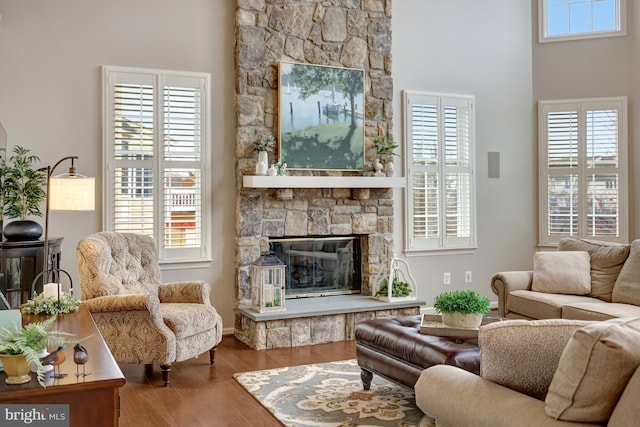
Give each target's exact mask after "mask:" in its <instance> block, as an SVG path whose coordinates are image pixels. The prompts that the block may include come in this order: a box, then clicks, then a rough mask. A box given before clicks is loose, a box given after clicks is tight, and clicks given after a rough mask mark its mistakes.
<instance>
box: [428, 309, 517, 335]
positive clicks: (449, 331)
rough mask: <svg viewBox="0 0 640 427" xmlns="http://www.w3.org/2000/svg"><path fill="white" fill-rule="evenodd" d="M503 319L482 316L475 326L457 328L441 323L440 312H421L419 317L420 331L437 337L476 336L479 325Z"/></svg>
mask: <svg viewBox="0 0 640 427" xmlns="http://www.w3.org/2000/svg"><path fill="white" fill-rule="evenodd" d="M503 320H504V319H503V318H501V317H483V318H482V322H481V323H480V325H479V326H478V327H477V328H459V327H454V326H449V325H445V324H444V323H442V315H440V314H423V315H422V317H421V319H420V333H421V334H425V335H435V336H438V337H459V338H478V331H479V330H480V328H479V327H480V326H484V325H488V324H490V323H495V322H502V321H503Z"/></svg>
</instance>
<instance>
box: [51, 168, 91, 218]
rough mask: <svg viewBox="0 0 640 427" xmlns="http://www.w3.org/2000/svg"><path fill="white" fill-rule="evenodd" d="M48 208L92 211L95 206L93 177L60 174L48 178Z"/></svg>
mask: <svg viewBox="0 0 640 427" xmlns="http://www.w3.org/2000/svg"><path fill="white" fill-rule="evenodd" d="M47 197H49V209H51V210H55V211H92V210H95V208H96V183H95V178H92V177H86V176H84V175H80V174H73V175H71V174H62V175H58V176H52V177H51V178H49V194H47Z"/></svg>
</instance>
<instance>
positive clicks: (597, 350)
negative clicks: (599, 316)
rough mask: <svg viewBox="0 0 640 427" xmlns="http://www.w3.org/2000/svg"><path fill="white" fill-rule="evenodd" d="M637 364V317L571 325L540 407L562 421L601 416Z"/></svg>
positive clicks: (639, 362) (608, 413)
mask: <svg viewBox="0 0 640 427" xmlns="http://www.w3.org/2000/svg"><path fill="white" fill-rule="evenodd" d="M639 365H640V318H633V319H628V318H627V319H613V320H607V321H604V322H594V323H592V324H589V325H587V326H584V327H582V328H580V329H578V330H576V331H575V333H574V334H573V336H572V337H571V338H570V339H569V342H568V343H567V346H566V347H565V349H564V351H563V352H562V356H560V362H559V364H558V368H557V370H556V372H555V374H554V376H553V380H552V381H551V385H550V386H549V392H548V394H547V397H546V399H545V412H546V413H547V414H548V415H549V416H551V417H552V418H555V419H558V420H564V421H582V422H594V423H599V422H605V421H607V420H608V419H609V417H610V416H611V413H612V411H613V409H614V408H615V405H616V402H618V399H619V398H620V395H621V394H622V392H623V391H624V389H625V387H626V385H627V383H628V382H629V378H631V375H633V373H634V371H635V370H636V368H637V367H638V366H639Z"/></svg>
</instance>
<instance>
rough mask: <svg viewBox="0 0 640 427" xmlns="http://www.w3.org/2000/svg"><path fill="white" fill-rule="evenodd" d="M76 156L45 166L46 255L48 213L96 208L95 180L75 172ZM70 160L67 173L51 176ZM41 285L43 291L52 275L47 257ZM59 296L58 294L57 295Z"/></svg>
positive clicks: (53, 272) (45, 245)
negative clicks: (49, 274)
mask: <svg viewBox="0 0 640 427" xmlns="http://www.w3.org/2000/svg"><path fill="white" fill-rule="evenodd" d="M77 158H78V156H67V157H63V158H62V159H60V160H58V161H57V162H56V163H55V164H54V165H53V166H47V174H46V180H47V181H46V182H47V193H46V204H45V211H44V218H45V219H44V253H45V254H47V253H48V246H49V211H51V210H54V211H93V210H95V208H96V198H95V192H96V183H95V178H91V177H87V176H84V175H81V174H79V173H77V172H76V168H75V167H74V165H73V162H74V160H75V159H77ZM66 160H71V167H69V171H68V172H67V173H63V174H60V175H56V176H53V172H54V171H55V170H56V168H57V167H58V166H59V165H60V164H61V163H62V162H64V161H66ZM43 262H44V264H43V268H42V271H43V275H42V285H43V289H44V285H45V280H46V278H47V277H48V273H51V274H54V275H55V271H54V270H53V266H50V265H49V257H47V256H45V257H44V261H43ZM58 295H60V293H58Z"/></svg>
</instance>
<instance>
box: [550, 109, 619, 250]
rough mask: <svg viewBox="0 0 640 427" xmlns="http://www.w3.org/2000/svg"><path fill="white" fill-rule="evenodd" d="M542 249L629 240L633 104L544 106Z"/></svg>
mask: <svg viewBox="0 0 640 427" xmlns="http://www.w3.org/2000/svg"><path fill="white" fill-rule="evenodd" d="M539 126H540V131H539V136H540V142H539V157H540V159H539V165H540V174H539V176H540V183H539V188H540V211H541V215H540V244H541V245H553V244H556V243H557V242H558V241H559V240H560V239H561V238H563V237H569V236H573V237H582V238H593V239H597V240H607V241H612V242H626V241H627V239H628V216H629V215H628V200H627V197H628V195H627V188H628V164H627V99H626V98H625V97H619V98H597V99H574V100H562V101H540V103H539Z"/></svg>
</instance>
